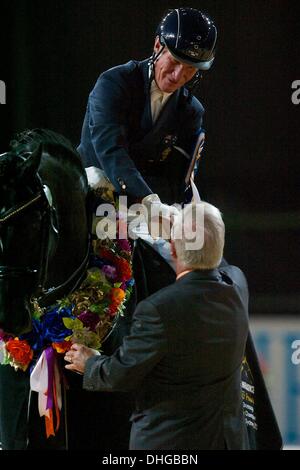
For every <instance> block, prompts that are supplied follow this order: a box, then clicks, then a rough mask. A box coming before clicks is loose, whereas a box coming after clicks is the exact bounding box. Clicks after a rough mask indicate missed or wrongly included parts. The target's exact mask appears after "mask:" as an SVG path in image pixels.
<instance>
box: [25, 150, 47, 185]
mask: <svg viewBox="0 0 300 470" xmlns="http://www.w3.org/2000/svg"><path fill="white" fill-rule="evenodd" d="M41 157H42V146H41V145H38V146H37V148H36V149H35V150H34V151H33V152H32V153H31V154H30V155H29V157H28V158H27V159H26V160H25V161H24V162H22V163H21V165H20V172H21V173H20V176H21V178H22V179H24V180H26V181H28V180H29V179H31V178H33V177H34V175H36V173H37V171H38V168H39V166H40V163H41Z"/></svg>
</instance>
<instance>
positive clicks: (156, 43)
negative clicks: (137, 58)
mask: <svg viewBox="0 0 300 470" xmlns="http://www.w3.org/2000/svg"><path fill="white" fill-rule="evenodd" d="M153 50H154V52H155V53H156V54H157V53H158V52H159V51H160V50H161V43H160V41H159V37H158V36H156V38H155V41H154V48H153Z"/></svg>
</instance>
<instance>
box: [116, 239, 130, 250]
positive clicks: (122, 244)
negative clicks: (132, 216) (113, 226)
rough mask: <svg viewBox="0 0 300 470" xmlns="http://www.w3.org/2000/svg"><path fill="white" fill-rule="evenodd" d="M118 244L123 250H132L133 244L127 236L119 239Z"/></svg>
mask: <svg viewBox="0 0 300 470" xmlns="http://www.w3.org/2000/svg"><path fill="white" fill-rule="evenodd" d="M117 244H118V246H119V248H120V250H122V251H129V252H131V246H130V243H129V241H128V240H127V239H126V238H120V239H118V240H117Z"/></svg>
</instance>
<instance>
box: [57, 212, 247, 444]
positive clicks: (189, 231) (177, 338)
mask: <svg viewBox="0 0 300 470" xmlns="http://www.w3.org/2000/svg"><path fill="white" fill-rule="evenodd" d="M182 228H183V229H182ZM224 231H225V229H224V224H223V221H222V217H221V214H220V212H219V210H218V209H217V208H215V207H214V206H212V205H210V204H207V203H201V204H199V205H188V206H186V208H185V209H184V210H183V211H182V212H181V213H180V214H179V216H178V217H177V218H176V219H175V223H174V227H173V240H172V255H173V257H174V260H175V263H176V274H177V280H176V282H175V283H174V284H172V285H170V286H168V287H166V288H164V289H162V290H160V291H158V292H157V293H155V294H153V295H152V296H150V297H149V298H147V299H146V300H144V301H142V302H141V303H140V304H139V305H138V307H137V308H136V310H135V312H134V316H133V323H132V327H131V332H130V334H129V336H127V337H125V338H124V340H123V344H122V345H121V347H120V348H119V349H118V350H117V351H116V352H115V353H114V354H113V355H112V356H100V355H97V354H96V352H95V351H93V350H91V349H89V348H87V347H85V346H82V345H79V344H74V345H73V346H72V348H71V350H70V351H69V352H68V353H67V354H66V356H65V359H66V361H68V362H70V364H69V365H67V366H66V368H67V369H70V370H74V371H78V372H81V373H84V376H83V386H84V388H85V389H86V390H90V391H130V390H134V391H135V398H136V406H135V410H134V412H133V414H132V417H131V421H132V430H131V438H130V449H147V450H150V449H166V450H171V449H173V450H178V449H182V450H183V449H199V450H200V449H247V448H248V446H249V444H248V435H247V431H246V425H245V421H244V415H243V404H242V398H241V364H242V360H243V357H244V351H245V344H246V339H247V335H248V317H247V307H248V289H247V282H246V279H245V277H244V275H243V273H242V272H241V271H240V270H239V269H238V268H236V267H234V266H226V267H224V268H218V266H219V264H220V260H221V258H222V255H223V247H224ZM192 236H194V239H193V238H192ZM201 237H203V238H201ZM158 275H159V273H158ZM99 400H101V397H99Z"/></svg>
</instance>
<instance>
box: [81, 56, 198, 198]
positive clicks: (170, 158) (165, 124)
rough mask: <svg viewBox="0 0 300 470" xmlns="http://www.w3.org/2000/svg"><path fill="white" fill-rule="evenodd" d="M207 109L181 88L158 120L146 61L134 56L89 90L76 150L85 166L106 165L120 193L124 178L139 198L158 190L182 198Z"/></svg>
mask: <svg viewBox="0 0 300 470" xmlns="http://www.w3.org/2000/svg"><path fill="white" fill-rule="evenodd" d="M203 113H204V109H203V107H202V105H201V104H200V103H199V101H198V100H197V99H196V98H195V97H194V96H192V95H191V94H190V93H189V92H188V90H187V89H186V88H181V89H179V90H177V91H176V92H174V93H173V94H172V96H171V98H170V99H169V100H168V102H167V103H166V105H165V107H164V108H163V110H162V112H161V114H160V116H159V118H158V120H157V121H156V122H155V125H154V124H153V122H152V117H151V103H150V79H149V67H148V60H144V61H142V62H138V61H130V62H128V63H126V64H123V65H119V66H117V67H114V68H112V69H110V70H107V71H106V72H104V73H103V74H101V75H100V77H99V79H98V81H97V83H96V85H95V87H94V89H93V90H92V92H91V93H90V95H89V99H88V104H87V110H86V114H85V119H84V123H83V128H82V134H81V143H80V146H79V147H78V151H79V153H80V155H81V157H82V160H83V163H84V166H85V167H89V166H96V167H100V168H102V169H103V170H104V171H105V173H106V175H107V176H108V178H109V179H110V181H111V182H112V184H113V185H114V187H115V188H116V191H117V192H118V193H120V192H121V186H120V181H121V180H122V182H124V183H125V185H126V187H127V193H128V194H129V195H131V196H133V197H135V198H141V197H144V196H146V195H148V194H150V193H152V192H156V193H158V194H159V195H160V197H161V198H162V199H164V202H168V203H174V202H175V201H176V200H177V201H178V202H180V201H179V200H178V199H179V195H178V194H177V193H176V188H177V187H178V186H181V185H182V184H183V182H184V177H185V175H186V172H187V169H188V166H189V156H191V155H192V154H193V150H194V147H195V145H196V142H197V137H198V135H199V133H200V129H201V124H202V116H203ZM174 145H175V146H177V147H180V148H181V149H183V150H184V152H185V153H186V155H185V156H184V155H183V153H181V152H178V151H176V150H174ZM173 180H174V184H173V187H170V188H168V187H169V186H170V185H171V182H172V181H173ZM170 191H171V193H170ZM173 193H174V194H173ZM172 199H173V200H172Z"/></svg>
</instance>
